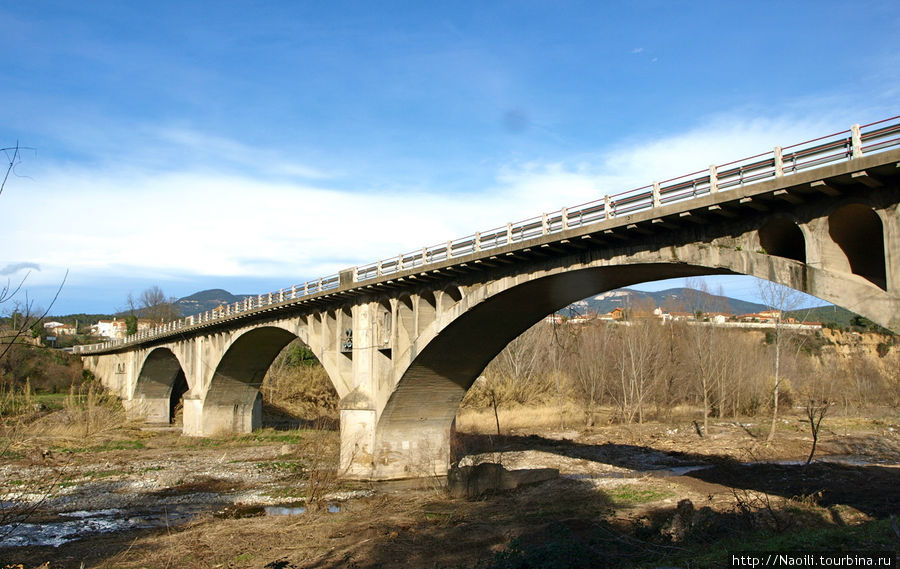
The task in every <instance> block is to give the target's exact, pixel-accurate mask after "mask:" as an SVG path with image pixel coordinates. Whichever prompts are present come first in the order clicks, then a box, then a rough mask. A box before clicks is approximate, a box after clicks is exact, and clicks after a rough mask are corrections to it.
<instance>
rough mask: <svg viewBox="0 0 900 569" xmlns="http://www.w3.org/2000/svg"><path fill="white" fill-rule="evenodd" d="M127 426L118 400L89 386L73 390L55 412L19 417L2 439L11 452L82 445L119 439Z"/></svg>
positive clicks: (91, 385) (5, 429) (6, 430)
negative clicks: (8, 445)
mask: <svg viewBox="0 0 900 569" xmlns="http://www.w3.org/2000/svg"><path fill="white" fill-rule="evenodd" d="M127 425H128V421H127V420H126V417H125V409H124V407H122V403H121V402H120V401H119V399H118V398H117V397H116V396H115V395H114V394H112V393H110V392H109V391H106V390H105V389H104V388H103V387H101V386H100V385H98V384H95V383H93V382H91V383H84V384H82V385H81V386H79V387H74V386H73V387H72V388H71V389H70V390H69V394H68V395H67V396H66V398H65V399H64V400H63V408H62V409H60V410H58V411H52V412H50V413H43V414H32V415H23V416H20V417H18V420H17V421H16V422H15V423H11V422H10V423H7V424H6V425H5V426H4V436H5V437H6V438H7V440H9V441H11V444H10V447H11V450H17V449H30V448H32V447H34V446H35V445H36V444H41V445H45V446H47V445H50V446H70V445H73V444H75V445H83V444H84V443H85V442H87V441H93V440H99V439H101V438H108V436H110V435H119V434H121V432H122V430H123V428H124V427H126V426H127Z"/></svg>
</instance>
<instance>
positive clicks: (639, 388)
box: [609, 319, 661, 423]
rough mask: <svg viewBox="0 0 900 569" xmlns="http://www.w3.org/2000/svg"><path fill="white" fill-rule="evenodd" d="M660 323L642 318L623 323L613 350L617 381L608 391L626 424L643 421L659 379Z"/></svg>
mask: <svg viewBox="0 0 900 569" xmlns="http://www.w3.org/2000/svg"><path fill="white" fill-rule="evenodd" d="M658 332H659V325H658V324H657V323H656V322H653V321H650V320H647V319H642V320H635V321H633V322H629V323H628V326H623V327H622V331H621V334H620V346H619V349H618V350H616V351H615V352H614V358H615V365H616V373H617V375H618V382H617V384H616V385H615V386H614V387H613V386H612V385H611V389H610V390H609V393H610V395H611V396H612V398H613V399H614V400H615V401H616V403H617V405H618V407H619V410H620V411H621V413H622V418H623V420H624V421H625V422H626V423H631V422H633V421H634V420H635V419H637V421H638V423H643V422H644V405H645V404H646V403H647V400H648V398H649V396H650V393H651V392H652V390H653V388H654V386H655V384H656V381H657V379H658V378H659V356H660V353H661V350H660V343H659V334H658Z"/></svg>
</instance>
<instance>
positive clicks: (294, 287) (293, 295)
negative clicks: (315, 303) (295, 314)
mask: <svg viewBox="0 0 900 569" xmlns="http://www.w3.org/2000/svg"><path fill="white" fill-rule="evenodd" d="M291 298H292V299H294V298H297V285H291Z"/></svg>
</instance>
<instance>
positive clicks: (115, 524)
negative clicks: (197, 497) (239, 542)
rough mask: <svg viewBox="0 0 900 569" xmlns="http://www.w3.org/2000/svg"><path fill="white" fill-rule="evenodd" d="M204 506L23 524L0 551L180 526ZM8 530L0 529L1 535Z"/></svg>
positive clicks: (64, 516) (1, 542)
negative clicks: (100, 534) (121, 532)
mask: <svg viewBox="0 0 900 569" xmlns="http://www.w3.org/2000/svg"><path fill="white" fill-rule="evenodd" d="M207 509H208V508H207V507H206V506H199V505H198V506H174V507H172V506H167V507H158V508H147V509H143V510H140V511H138V510H135V511H126V510H120V509H116V508H111V509H106V510H92V511H86V510H82V511H77V512H65V513H61V514H59V517H58V518H57V520H55V521H48V522H45V523H40V524H35V523H22V524H19V525H18V526H15V528H14V529H13V530H12V531H11V532H10V533H9V535H7V536H6V537H4V538H3V539H0V547H24V546H30V545H38V546H47V545H49V546H52V547H59V546H60V545H62V544H64V543H68V542H70V541H75V540H77V539H83V538H86V537H89V536H91V535H95V534H98V533H112V532H120V531H129V530H135V529H147V528H154V527H166V526H175V525H180V524H183V523H185V522H188V521H190V519H191V518H193V517H194V516H195V515H196V514H198V513H200V512H204V511H206V510H207ZM8 528H9V526H0V534H3V533H6V530H7V529H8Z"/></svg>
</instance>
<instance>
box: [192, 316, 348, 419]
mask: <svg viewBox="0 0 900 569" xmlns="http://www.w3.org/2000/svg"><path fill="white" fill-rule="evenodd" d="M301 333H302V331H301ZM295 339H300V341H301V342H303V343H304V344H305V345H307V346H309V342H308V339H307V338H304V337H301V335H298V333H297V332H295V331H293V330H290V329H288V328H285V327H282V326H279V325H268V326H262V327H259V328H251V329H248V330H245V331H244V332H242V333H241V334H239V335H238V336H236V337H235V338H233V339H232V341H231V342H230V344H229V345H228V346H227V347H226V349H225V351H224V354H223V355H222V358H221V359H220V360H219V363H218V365H217V366H216V369H215V371H214V372H213V375H212V378H211V379H210V382H209V387H208V389H207V390H206V397H205V398H204V401H203V419H202V420H203V426H202V433H203V434H204V435H211V434H216V433H248V432H251V431H253V430H254V429H258V428H259V427H261V426H262V396H261V394H260V390H259V388H260V386H261V385H262V381H263V378H264V377H265V375H266V372H267V371H268V370H269V367H271V365H272V362H273V361H275V358H276V357H277V356H278V354H280V353H281V351H282V350H283V349H284V348H285V346H287V345H288V344H289V343H291V342H292V341H294V340H295ZM313 353H314V354H315V355H316V357H317V358H318V360H319V363H320V364H322V366H323V367H324V368H325V372H326V374H327V375H328V378H329V380H330V381H331V384H332V387H334V388H335V389H338V385H339V384H338V383H337V382H335V376H334V375H333V374H332V373H331V370H329V369H328V367H329V366H327V365H326V363H325V358H323V357H322V353H321V352H319V353H316V350H313Z"/></svg>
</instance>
